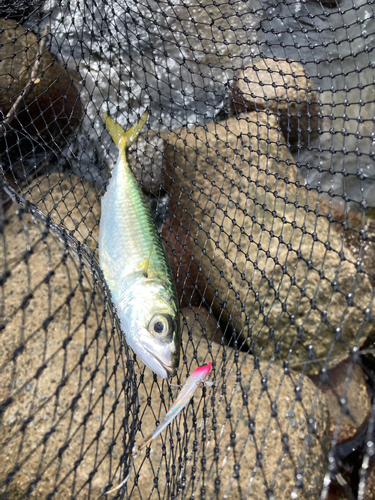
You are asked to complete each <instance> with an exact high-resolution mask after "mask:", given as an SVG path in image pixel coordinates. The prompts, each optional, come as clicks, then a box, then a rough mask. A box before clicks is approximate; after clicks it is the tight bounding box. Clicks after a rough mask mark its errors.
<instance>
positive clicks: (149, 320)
mask: <svg viewBox="0 0 375 500" xmlns="http://www.w3.org/2000/svg"><path fill="white" fill-rule="evenodd" d="M147 116H148V113H147V111H146V113H144V114H143V116H142V118H141V119H140V120H139V122H138V123H137V124H136V125H133V127H131V128H130V129H129V130H128V131H127V132H125V131H124V130H123V129H122V127H121V126H120V125H119V124H118V123H116V122H115V121H114V120H112V119H111V118H110V117H109V116H108V115H106V114H104V120H105V122H106V125H107V128H108V130H109V132H110V134H111V136H112V139H113V141H114V142H115V143H116V145H117V147H118V149H119V155H118V160H117V163H116V165H115V167H114V170H113V173H112V178H111V180H110V183H109V186H108V188H107V192H106V193H105V195H104V196H103V197H102V200H101V202H102V214H101V219H100V228H99V261H100V265H101V268H102V270H103V273H104V277H105V279H106V281H107V284H108V286H109V289H110V290H111V293H112V298H113V302H114V304H115V306H116V308H117V313H118V316H119V318H120V321H121V327H122V329H123V331H124V335H125V338H126V341H127V343H128V345H129V346H130V347H131V348H132V349H133V351H134V352H135V353H136V355H137V356H138V357H139V358H140V359H141V360H142V361H143V363H145V365H147V366H148V367H149V368H150V369H151V370H152V371H153V372H155V373H157V374H158V375H160V376H161V377H163V378H170V377H173V376H174V375H175V373H176V369H177V367H178V365H179V360H180V349H181V326H180V318H179V308H178V299H177V293H176V287H175V284H174V281H173V277H172V272H171V269H170V265H169V262H168V258H167V256H166V253H165V249H164V246H163V243H162V241H161V239H160V236H159V234H158V231H157V228H156V226H155V222H154V219H153V217H152V214H151V210H150V207H149V205H148V203H147V201H146V199H145V197H144V195H143V192H142V189H141V187H140V185H139V183H138V181H137V179H136V178H135V176H134V174H133V172H132V171H131V168H130V166H129V164H128V161H127V149H128V148H129V146H130V145H131V144H133V142H134V141H135V140H136V138H137V137H138V134H139V133H140V131H141V129H142V127H143V125H144V124H145V122H146V120H147Z"/></svg>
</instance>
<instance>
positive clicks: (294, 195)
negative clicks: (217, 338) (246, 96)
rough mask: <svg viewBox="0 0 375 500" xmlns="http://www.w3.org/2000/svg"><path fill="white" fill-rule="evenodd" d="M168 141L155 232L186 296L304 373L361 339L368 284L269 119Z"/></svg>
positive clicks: (256, 117)
mask: <svg viewBox="0 0 375 500" xmlns="http://www.w3.org/2000/svg"><path fill="white" fill-rule="evenodd" d="M166 140H167V146H166V149H165V152H164V153H165V157H166V163H165V168H166V172H167V175H166V188H167V191H169V192H170V193H171V198H170V216H169V220H168V223H167V225H166V226H165V227H164V229H163V235H164V238H165V240H166V241H167V246H168V252H169V256H170V259H171V261H172V263H173V268H174V271H175V276H176V282H177V286H178V288H179V291H180V293H181V295H182V296H183V301H184V302H185V304H186V303H188V302H189V301H190V303H196V304H199V303H201V302H202V303H204V304H206V306H207V307H208V308H209V309H210V310H211V311H212V312H213V313H214V314H215V316H216V318H217V319H219V320H220V322H221V324H222V325H224V326H223V328H226V329H229V330H230V329H231V330H232V331H233V332H236V338H237V339H238V345H239V346H241V347H244V346H245V345H246V346H247V348H250V349H251V350H252V352H253V353H254V354H256V355H258V356H260V358H261V359H264V360H265V359H270V358H271V357H272V356H276V357H277V358H281V359H283V360H288V362H289V363H291V365H292V366H295V367H296V368H297V367H299V368H302V367H303V365H304V363H306V364H305V369H306V370H308V371H309V372H312V373H317V372H319V369H320V367H321V366H323V364H324V363H325V361H326V358H327V356H329V359H328V366H332V365H334V364H337V362H339V361H340V356H341V359H343V358H345V357H346V356H347V352H348V347H349V346H352V347H353V346H354V345H356V344H357V343H358V344H361V343H363V341H364V339H365V337H366V335H367V334H368V332H369V331H370V330H371V327H372V325H371V322H372V319H371V311H372V310H373V304H372V298H371V295H372V286H371V283H370V280H369V278H368V276H367V275H366V274H365V273H363V272H361V268H360V267H358V265H357V262H356V259H355V258H354V257H353V255H352V253H351V252H350V250H349V249H348V248H346V247H345V245H344V240H343V236H342V233H341V232H340V228H341V226H340V224H339V223H336V222H334V221H332V219H331V218H330V217H329V216H327V217H324V216H322V215H321V213H320V210H319V204H320V197H319V196H316V195H315V194H314V193H312V192H311V191H309V189H308V187H306V186H305V185H304V183H303V181H302V179H301V177H300V175H299V171H298V169H297V168H296V166H295V165H294V163H293V160H292V158H291V157H290V156H289V153H288V149H287V148H286V147H285V146H283V145H282V143H281V141H280V135H279V131H278V124H277V121H276V117H274V116H273V115H271V114H269V113H267V111H266V112H264V113H261V112H259V113H248V114H247V115H241V116H240V117H234V118H231V119H229V120H227V121H224V122H218V123H215V122H212V123H210V124H207V125H205V126H202V127H186V128H182V129H178V130H175V131H173V132H171V133H170V134H169V135H168V136H167V137H166ZM232 341H233V337H232Z"/></svg>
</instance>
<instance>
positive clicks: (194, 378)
mask: <svg viewBox="0 0 375 500" xmlns="http://www.w3.org/2000/svg"><path fill="white" fill-rule="evenodd" d="M211 365H212V363H211V361H209V362H208V363H207V364H206V365H203V366H199V367H198V368H196V369H195V370H194V371H193V373H192V374H191V375H190V376H189V377H188V379H187V381H186V382H185V384H184V385H183V387H182V389H181V391H180V393H179V395H178V396H177V398H176V400H175V402H174V403H173V405H172V406H171V407H170V408H169V410H168V413H167V414H166V415H165V417H164V419H163V421H162V422H161V423H160V424H159V425H158V426H157V427H156V429H154V430H153V431H152V432H151V434H149V435H148V436H147V437H146V438H145V439H144V441H143V443H142V444H141V445H139V446H138V445H136V446H135V449H134V452H133V454H137V453H138V452H140V451H142V450H143V449H144V448H145V447H146V446H149V444H150V443H151V441H153V440H154V439H155V438H156V436H158V435H159V434H160V433H161V432H163V430H164V429H165V428H166V427H168V425H169V424H170V423H171V422H172V421H173V420H174V419H175V418H176V417H177V415H178V414H179V413H181V411H182V410H183V409H184V408H185V406H186V405H187V404H188V403H189V401H190V400H191V398H192V397H193V396H194V393H195V391H196V389H197V387H198V386H199V385H200V384H201V383H202V382H205V380H206V378H207V376H208V374H209V373H210V370H211ZM206 383H207V382H206Z"/></svg>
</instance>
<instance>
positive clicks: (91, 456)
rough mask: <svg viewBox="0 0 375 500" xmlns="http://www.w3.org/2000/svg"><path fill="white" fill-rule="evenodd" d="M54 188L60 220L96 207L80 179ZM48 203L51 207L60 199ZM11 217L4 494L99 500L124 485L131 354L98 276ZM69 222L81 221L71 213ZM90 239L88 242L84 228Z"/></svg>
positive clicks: (5, 242)
mask: <svg viewBox="0 0 375 500" xmlns="http://www.w3.org/2000/svg"><path fill="white" fill-rule="evenodd" d="M53 180H54V181H58V177H56V176H55V177H53V176H51V177H50V178H49V179H46V180H45V181H44V183H42V185H40V186H42V187H43V188H45V187H46V183H48V182H51V183H52V181H53ZM70 181H71V183H72V184H70ZM74 183H76V188H75V190H74V194H73V193H72V191H70V187H71V186H72V185H74ZM68 184H69V185H68ZM50 185H51V184H50ZM79 185H80V187H78V186H79ZM40 186H39V187H40ZM54 186H55V189H54V191H53V193H54V196H55V199H54V200H55V203H56V211H55V212H54V213H53V216H54V217H55V216H56V215H57V214H59V216H62V217H63V218H64V215H63V214H62V212H61V209H62V206H64V210H65V211H68V210H72V213H71V216H72V217H74V216H76V214H77V211H78V209H77V208H76V206H75V204H76V201H75V200H78V199H79V200H80V205H79V206H80V209H81V210H83V209H84V208H85V207H86V206H87V205H86V204H87V203H88V198H89V196H88V197H87V198H85V197H84V193H85V192H86V190H85V189H84V187H83V185H82V184H80V179H78V178H74V177H72V178H70V179H69V180H67V179H65V180H64V182H62V183H60V184H58V182H57V183H56V184H54ZM57 193H59V194H57ZM79 194H80V195H81V198H80V197H79ZM91 194H92V192H91ZM75 196H76V197H77V198H75ZM86 196H87V193H86ZM44 202H46V206H49V205H50V204H51V203H52V198H51V195H49V197H48V196H46V197H45V198H44ZM58 202H60V204H59V203H58ZM40 203H43V202H42V201H40ZM82 215H83V213H82ZM86 216H87V213H86ZM7 221H8V223H7V225H6V227H5V229H4V231H3V233H2V236H1V240H2V246H3V248H5V249H6V250H5V253H4V254H2V256H1V260H0V274H1V275H2V276H3V277H4V276H5V275H4V271H5V270H6V269H8V270H9V271H10V275H9V276H8V277H7V278H6V279H5V280H4V283H3V285H2V288H1V289H2V294H3V295H2V296H3V310H2V318H3V321H5V324H4V325H3V328H2V329H1V333H0V338H1V345H2V348H1V352H0V370H1V378H2V383H1V386H0V401H1V404H3V406H2V410H3V412H2V415H1V419H0V449H1V450H2V452H1V455H2V466H1V470H0V496H1V494H3V495H4V498H9V499H10V498H12V499H19V500H20V499H23V498H26V496H27V497H28V498H38V499H39V498H46V497H47V496H48V494H51V495H52V494H53V495H54V498H56V499H64V498H67V497H70V496H72V495H73V496H75V495H77V496H79V497H80V498H82V499H85V498H88V497H89V496H90V497H91V498H93V497H95V498H98V497H99V496H100V495H101V493H102V491H103V488H105V486H106V485H107V484H108V483H109V482H111V481H112V480H113V481H115V482H117V481H118V479H119V474H118V470H117V465H118V464H119V462H120V460H121V457H122V454H123V450H124V441H123V440H124V439H125V448H126V446H129V444H128V445H127V444H126V443H128V439H130V434H129V430H130V428H128V425H129V426H130V425H131V423H132V421H133V420H134V414H133V415H132V417H130V414H129V413H128V412H129V410H130V411H133V410H134V407H132V404H130V406H129V407H128V409H126V408H125V406H126V404H125V403H126V401H125V399H127V398H128V396H126V398H125V399H124V395H123V393H122V391H125V392H127V393H128V395H129V397H131V394H132V390H133V389H134V388H133V389H132V386H131V383H132V382H131V379H129V376H128V372H127V368H126V359H127V357H126V353H125V352H124V349H123V347H122V346H121V342H120V340H119V338H118V336H117V333H116V330H115V329H114V328H113V325H112V321H111V318H110V316H109V313H108V308H107V305H106V301H105V298H104V297H103V294H102V292H101V289H100V288H99V287H98V285H97V284H95V282H94V280H93V277H92V276H91V275H90V274H89V272H88V271H87V270H86V269H83V270H82V271H80V266H79V263H78V261H77V260H76V259H75V258H73V257H72V256H71V255H69V253H68V254H66V253H65V250H64V247H63V245H62V243H61V242H60V241H59V240H58V239H57V238H55V237H54V236H53V235H51V234H48V233H47V234H43V231H44V229H45V228H44V226H42V225H39V224H36V223H34V222H33V221H32V220H31V218H30V217H29V216H28V215H27V214H23V215H22V212H21V213H20V216H18V215H17V214H16V213H15V207H14V206H12V207H11V208H10V209H9V211H8V213H7ZM65 222H66V225H67V226H69V225H71V224H72V225H74V223H73V220H72V218H71V217H70V215H69V216H68V217H67V218H66V219H65ZM90 222H91V221H90ZM83 227H84V225H83V224H81V226H80V229H83ZM78 236H79V234H78ZM81 238H82V239H86V240H87V238H86V236H84V234H83V233H82V231H81ZM129 391H130V392H129ZM128 402H129V400H128ZM131 408H133V410H131ZM130 446H131V445H130ZM114 454H117V460H116V461H114V458H113V457H114ZM115 464H116V465H115Z"/></svg>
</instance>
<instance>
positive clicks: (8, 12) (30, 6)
mask: <svg viewBox="0 0 375 500" xmlns="http://www.w3.org/2000/svg"><path fill="white" fill-rule="evenodd" d="M42 5H43V0H1V2H0V17H6V18H7V19H15V20H16V21H18V22H20V21H21V22H22V21H24V20H26V19H27V18H28V16H29V15H30V14H31V13H33V12H35V10H37V9H38V8H40V7H42Z"/></svg>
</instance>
